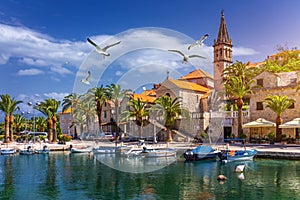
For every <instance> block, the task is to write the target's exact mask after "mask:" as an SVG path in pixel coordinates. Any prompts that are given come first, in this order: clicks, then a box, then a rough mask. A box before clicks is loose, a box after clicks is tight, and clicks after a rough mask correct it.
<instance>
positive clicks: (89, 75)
mask: <svg viewBox="0 0 300 200" xmlns="http://www.w3.org/2000/svg"><path fill="white" fill-rule="evenodd" d="M90 77H91V72H90V71H88V75H87V76H86V77H85V79H82V80H80V82H82V83H85V84H87V85H89V84H90V82H89V78H90Z"/></svg>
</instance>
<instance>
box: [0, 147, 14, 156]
mask: <svg viewBox="0 0 300 200" xmlns="http://www.w3.org/2000/svg"><path fill="white" fill-rule="evenodd" d="M0 152H1V155H13V154H15V150H14V149H13V148H2V149H1V151H0Z"/></svg>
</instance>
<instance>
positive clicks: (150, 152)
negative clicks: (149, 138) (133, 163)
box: [141, 148, 176, 158]
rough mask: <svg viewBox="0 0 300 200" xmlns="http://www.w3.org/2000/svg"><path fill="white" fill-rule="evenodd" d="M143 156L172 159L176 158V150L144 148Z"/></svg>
mask: <svg viewBox="0 0 300 200" xmlns="http://www.w3.org/2000/svg"><path fill="white" fill-rule="evenodd" d="M141 155H142V156H144V157H146V158H154V157H171V156H174V157H175V156H176V149H170V148H166V149H148V148H144V149H143V151H142V152H141Z"/></svg>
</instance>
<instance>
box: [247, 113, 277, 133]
mask: <svg viewBox="0 0 300 200" xmlns="http://www.w3.org/2000/svg"><path fill="white" fill-rule="evenodd" d="M264 127H266V128H269V127H276V124H275V123H274V122H270V121H268V120H265V119H263V118H258V119H257V120H255V121H252V122H249V123H246V124H244V125H243V128H260V137H261V135H262V128H264ZM250 138H251V133H250Z"/></svg>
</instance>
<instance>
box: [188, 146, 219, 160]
mask: <svg viewBox="0 0 300 200" xmlns="http://www.w3.org/2000/svg"><path fill="white" fill-rule="evenodd" d="M219 152H220V151H216V150H214V149H213V148H212V147H211V146H206V145H203V146H202V145H200V146H198V147H196V148H194V149H189V150H187V151H186V152H185V153H184V154H183V156H184V158H185V160H186V161H201V160H216V159H217V156H218V153H219Z"/></svg>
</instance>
